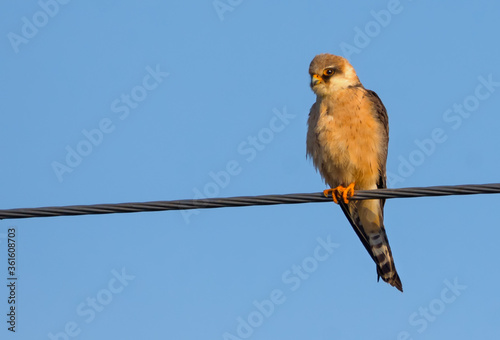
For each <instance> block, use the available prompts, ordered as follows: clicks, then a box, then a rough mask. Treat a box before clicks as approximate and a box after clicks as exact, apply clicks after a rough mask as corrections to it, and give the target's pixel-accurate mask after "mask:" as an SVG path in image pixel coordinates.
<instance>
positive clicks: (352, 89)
mask: <svg viewBox="0 0 500 340" xmlns="http://www.w3.org/2000/svg"><path fill="white" fill-rule="evenodd" d="M309 74H310V76H311V89H312V90H313V91H314V93H315V94H316V103H314V104H313V106H312V107H311V111H310V113H309V119H308V131H307V155H308V156H309V157H311V158H312V161H313V164H314V166H315V167H316V169H318V170H319V172H320V174H321V176H322V177H323V179H324V180H325V182H326V184H328V185H329V186H330V187H331V188H332V189H328V190H325V195H328V194H330V193H331V194H332V197H333V200H334V201H335V203H339V204H340V205H341V207H342V210H343V211H344V213H345V215H346V217H347V219H348V220H349V222H350V223H351V225H352V227H353V228H354V231H355V232H356V234H357V235H358V237H359V238H360V240H361V242H362V243H363V245H364V246H365V248H366V250H367V251H368V253H369V254H370V256H371V257H372V259H373V260H374V261H375V263H376V265H377V274H378V278H380V277H381V278H382V280H384V281H385V282H387V283H389V284H390V285H392V286H394V287H396V288H397V289H399V290H400V291H403V286H402V284H401V280H400V279H399V276H398V273H397V272H396V267H395V266H394V260H393V258H392V252H391V248H390V247H389V241H388V240H387V235H386V232H385V228H384V203H385V200H383V199H373V200H352V201H349V197H351V196H352V195H353V194H354V190H369V189H376V188H386V160H387V147H388V142H389V124H388V118H387V111H386V109H385V107H384V104H382V101H381V100H380V98H379V97H378V96H377V94H376V93H375V92H373V91H370V90H367V89H365V88H364V87H363V85H362V84H361V82H360V81H359V78H358V76H357V75H356V72H355V71H354V68H353V67H352V66H351V64H350V63H349V62H348V61H347V60H346V59H345V58H343V57H339V56H336V55H332V54H320V55H317V56H316V57H315V58H314V59H313V61H312V62H311V65H310V66H309Z"/></svg>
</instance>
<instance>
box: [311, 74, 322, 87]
mask: <svg viewBox="0 0 500 340" xmlns="http://www.w3.org/2000/svg"><path fill="white" fill-rule="evenodd" d="M321 80H322V79H321V77H320V76H318V75H317V74H313V75H312V76H311V87H314V86H316V85H317V84H319V83H321Z"/></svg>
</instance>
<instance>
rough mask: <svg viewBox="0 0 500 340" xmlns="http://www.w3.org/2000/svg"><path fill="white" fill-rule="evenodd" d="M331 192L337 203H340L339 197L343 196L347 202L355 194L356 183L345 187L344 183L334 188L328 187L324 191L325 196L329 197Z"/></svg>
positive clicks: (346, 202)
mask: <svg viewBox="0 0 500 340" xmlns="http://www.w3.org/2000/svg"><path fill="white" fill-rule="evenodd" d="M329 194H331V195H332V198H333V201H334V202H335V203H336V204H339V201H338V200H339V199H340V198H342V199H343V201H344V203H345V204H348V203H349V198H350V197H352V196H353V195H354V183H351V184H349V185H348V186H347V187H343V186H342V185H339V186H338V187H336V188H333V189H326V190H324V191H323V195H325V197H328V195H329Z"/></svg>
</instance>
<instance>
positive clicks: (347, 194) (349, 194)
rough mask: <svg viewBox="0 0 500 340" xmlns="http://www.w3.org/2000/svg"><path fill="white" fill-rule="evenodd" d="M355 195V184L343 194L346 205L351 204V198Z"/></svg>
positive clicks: (348, 187) (350, 185)
mask: <svg viewBox="0 0 500 340" xmlns="http://www.w3.org/2000/svg"><path fill="white" fill-rule="evenodd" d="M353 195H354V182H353V183H351V184H349V185H348V186H347V188H344V190H343V192H342V197H343V198H344V203H345V204H347V203H349V198H351V197H352V196H353Z"/></svg>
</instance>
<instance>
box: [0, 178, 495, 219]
mask: <svg viewBox="0 0 500 340" xmlns="http://www.w3.org/2000/svg"><path fill="white" fill-rule="evenodd" d="M498 193H500V183H493V184H478V185H449V186H433V187H416V188H400V189H376V190H359V191H356V192H355V193H354V196H352V197H351V198H350V199H352V200H366V199H374V198H386V199H389V198H411V197H424V196H449V195H475V194H498ZM331 201H332V199H331V198H327V197H325V196H324V195H323V193H322V192H317V193H310V194H285V195H262V196H240V197H227V198H203V199H185V200H175V201H153V202H142V203H117V204H94V205H69V206H63V207H41V208H20V209H3V210H0V219H14V218H30V217H52V216H74V215H95V214H113V213H133V212H145V211H163V210H186V209H210V208H223V207H248V206H253V205H275V204H299V203H317V202H331Z"/></svg>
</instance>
